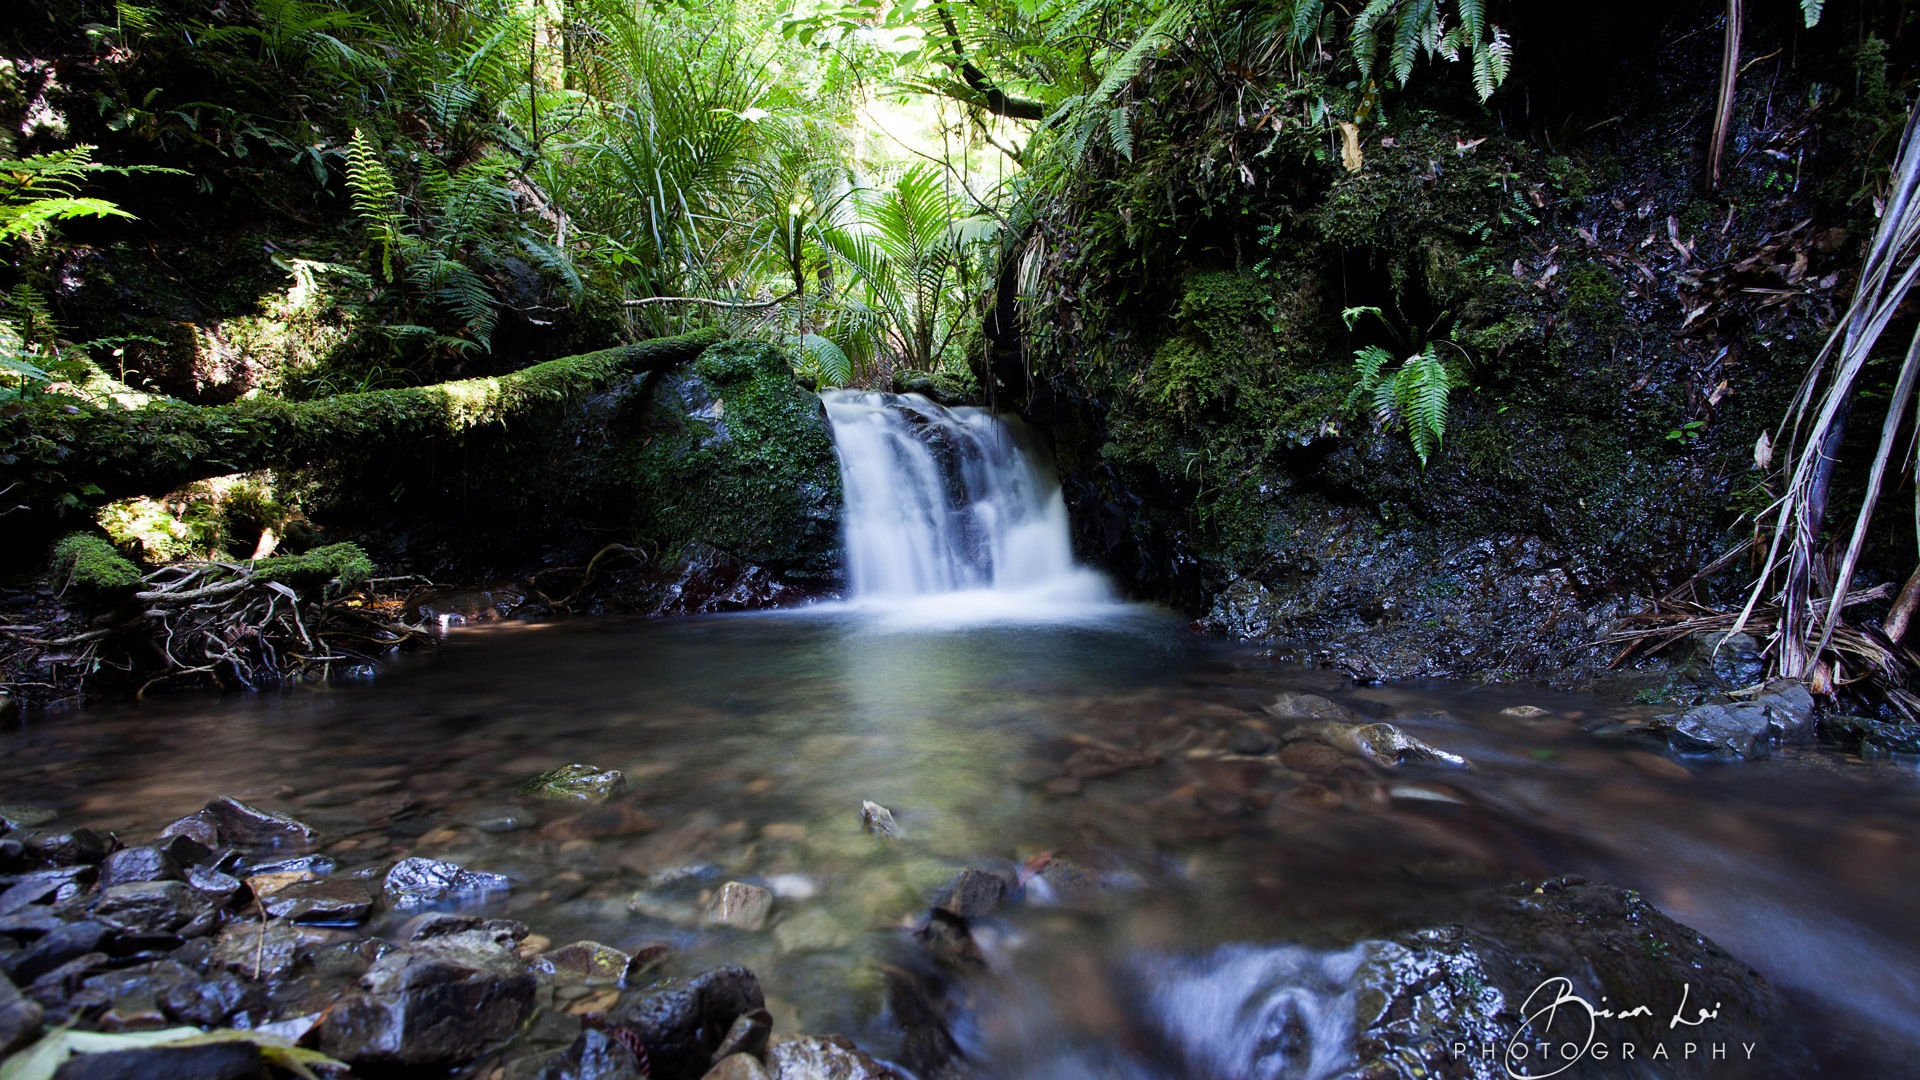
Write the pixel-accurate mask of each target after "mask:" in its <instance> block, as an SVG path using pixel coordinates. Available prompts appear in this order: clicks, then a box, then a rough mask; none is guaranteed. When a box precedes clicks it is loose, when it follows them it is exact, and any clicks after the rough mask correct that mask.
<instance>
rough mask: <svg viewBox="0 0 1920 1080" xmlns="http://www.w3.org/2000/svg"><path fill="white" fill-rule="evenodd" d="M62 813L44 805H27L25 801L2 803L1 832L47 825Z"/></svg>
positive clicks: (0, 812)
mask: <svg viewBox="0 0 1920 1080" xmlns="http://www.w3.org/2000/svg"><path fill="white" fill-rule="evenodd" d="M59 816H60V815H59V814H57V813H55V812H54V811H52V810H49V809H47V808H46V807H44V806H27V805H25V804H23V803H0V832H13V831H14V830H16V829H31V828H35V827H37V826H40V825H45V824H46V823H47V822H49V821H52V820H53V819H54V818H57V817H59Z"/></svg>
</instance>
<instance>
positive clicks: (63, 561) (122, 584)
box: [53, 533, 141, 593]
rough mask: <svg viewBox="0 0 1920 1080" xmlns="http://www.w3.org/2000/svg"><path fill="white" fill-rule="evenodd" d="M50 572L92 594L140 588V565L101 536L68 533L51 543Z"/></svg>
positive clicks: (129, 590)
mask: <svg viewBox="0 0 1920 1080" xmlns="http://www.w3.org/2000/svg"><path fill="white" fill-rule="evenodd" d="M53 572H54V575H55V577H56V578H59V579H61V580H64V581H70V582H72V583H73V584H74V585H77V586H79V587H80V588H83V589H86V590H88V591H91V592H96V593H120V592H131V591H132V590H134V589H136V588H139V587H140V581H141V573H140V568H139V567H138V566H135V565H134V564H133V562H132V561H131V560H129V559H128V558H127V557H126V556H124V555H122V554H120V551H119V549H117V548H115V547H114V546H113V545H112V544H111V543H109V542H108V541H107V539H106V538H105V537H101V536H95V535H93V534H92V533H68V534H67V535H66V536H65V537H63V538H61V540H60V542H59V543H57V544H55V545H54V546H53Z"/></svg>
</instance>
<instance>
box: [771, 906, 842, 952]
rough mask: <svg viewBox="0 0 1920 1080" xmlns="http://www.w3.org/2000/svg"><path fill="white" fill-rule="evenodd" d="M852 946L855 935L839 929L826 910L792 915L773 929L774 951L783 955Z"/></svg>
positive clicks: (826, 950)
mask: <svg viewBox="0 0 1920 1080" xmlns="http://www.w3.org/2000/svg"><path fill="white" fill-rule="evenodd" d="M852 943H853V932H852V931H850V930H848V929H847V928H846V927H844V926H842V925H840V922H839V920H837V919H835V918H834V917H833V916H832V915H830V914H828V912H827V911H826V909H825V908H817V907H816V908H808V909H807V910H805V911H802V912H800V913H799V914H797V915H789V916H787V917H786V918H783V919H781V920H780V922H779V923H777V924H776V925H775V926H774V928H773V945H774V948H775V949H776V950H777V951H779V952H780V953H782V954H785V953H796V952H831V951H832V950H834V949H843V948H846V947H847V946H848V945H850V944H852Z"/></svg>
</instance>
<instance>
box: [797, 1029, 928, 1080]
mask: <svg viewBox="0 0 1920 1080" xmlns="http://www.w3.org/2000/svg"><path fill="white" fill-rule="evenodd" d="M767 1064H768V1066H769V1068H768V1070H767V1071H768V1072H769V1073H770V1074H772V1076H773V1080H907V1078H906V1076H905V1075H904V1074H902V1073H901V1072H900V1071H899V1070H898V1069H895V1068H893V1067H892V1066H889V1065H883V1064H881V1063H880V1062H878V1061H875V1060H874V1059H873V1058H871V1057H869V1056H868V1055H866V1054H865V1053H863V1052H861V1050H860V1049H859V1048H858V1047H856V1046H854V1045H853V1043H852V1041H851V1040H848V1039H845V1038H842V1037H841V1036H839V1035H807V1036H802V1037H800V1038H795V1039H787V1040H785V1041H782V1042H778V1043H775V1044H774V1045H773V1048H772V1049H771V1050H769V1051H768V1052H767Z"/></svg>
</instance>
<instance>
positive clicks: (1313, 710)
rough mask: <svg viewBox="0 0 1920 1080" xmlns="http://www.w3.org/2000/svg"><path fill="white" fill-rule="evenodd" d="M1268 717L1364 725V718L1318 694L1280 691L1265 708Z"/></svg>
mask: <svg viewBox="0 0 1920 1080" xmlns="http://www.w3.org/2000/svg"><path fill="white" fill-rule="evenodd" d="M1266 712H1267V714H1268V715H1269V716H1275V717H1278V718H1280V719H1282V720H1333V721H1338V722H1340V723H1343V724H1364V723H1366V717H1364V716H1361V715H1360V714H1359V713H1357V712H1354V711H1353V710H1352V709H1350V708H1348V707H1347V706H1345V705H1342V704H1340V703H1339V702H1337V701H1334V700H1332V699H1331V698H1324V697H1321V696H1320V695H1319V694H1303V693H1301V692H1299V691H1297V690H1282V691H1280V693H1279V694H1277V695H1275V697H1274V699H1273V704H1271V705H1268V706H1267V707H1266Z"/></svg>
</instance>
